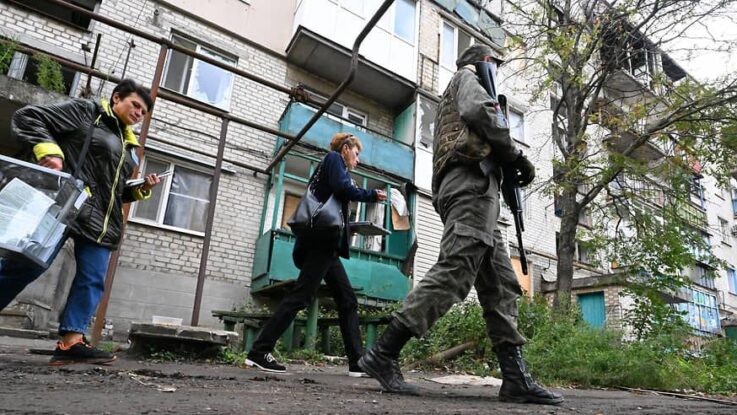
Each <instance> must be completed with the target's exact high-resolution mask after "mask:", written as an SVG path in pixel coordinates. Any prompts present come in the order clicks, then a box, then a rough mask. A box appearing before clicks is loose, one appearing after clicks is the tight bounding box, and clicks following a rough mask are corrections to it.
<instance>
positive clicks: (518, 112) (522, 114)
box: [508, 106, 527, 144]
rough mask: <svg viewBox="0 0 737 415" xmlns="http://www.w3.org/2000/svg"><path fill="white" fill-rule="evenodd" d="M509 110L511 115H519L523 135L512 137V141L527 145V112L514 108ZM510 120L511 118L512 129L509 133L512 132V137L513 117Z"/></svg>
mask: <svg viewBox="0 0 737 415" xmlns="http://www.w3.org/2000/svg"><path fill="white" fill-rule="evenodd" d="M508 110H509V113H510V114H511V113H515V114H516V115H519V119H520V126H519V129H520V130H521V133H522V136H521V137H512V139H514V140H515V141H517V142H519V143H522V144H527V141H526V140H525V112H524V111H522V110H518V109H517V108H514V107H512V106H510V107H509V108H508ZM509 118H510V120H508V121H509V129H510V131H509V132H510V136H511V133H512V120H511V118H512V117H509Z"/></svg>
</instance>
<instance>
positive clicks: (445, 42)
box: [440, 23, 455, 68]
mask: <svg viewBox="0 0 737 415" xmlns="http://www.w3.org/2000/svg"><path fill="white" fill-rule="evenodd" d="M454 46H455V28H453V26H451V25H449V24H448V23H443V34H442V44H441V45H440V64H441V65H443V66H445V67H448V68H455V49H454Z"/></svg>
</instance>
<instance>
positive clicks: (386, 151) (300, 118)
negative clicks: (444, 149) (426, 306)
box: [279, 102, 414, 181]
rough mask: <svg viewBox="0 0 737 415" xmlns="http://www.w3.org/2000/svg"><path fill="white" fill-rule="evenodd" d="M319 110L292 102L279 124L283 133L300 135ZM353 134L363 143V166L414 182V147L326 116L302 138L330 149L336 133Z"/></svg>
mask: <svg viewBox="0 0 737 415" xmlns="http://www.w3.org/2000/svg"><path fill="white" fill-rule="evenodd" d="M315 112H316V110H315V109H314V108H312V107H310V106H308V105H306V104H302V103H299V102H291V103H290V104H289V105H288V106H287V108H286V109H285V110H284V113H283V114H282V116H281V119H280V120H279V129H280V130H281V131H284V132H288V133H291V134H296V133H297V132H299V130H300V129H301V128H302V127H303V126H304V125H305V123H306V122H307V120H309V119H310V117H312V115H313V114H314V113H315ZM340 132H344V133H349V134H353V135H355V136H356V137H358V138H359V139H360V140H361V144H362V145H363V151H361V164H362V165H364V166H371V167H374V168H376V169H379V170H382V171H385V172H388V173H392V174H395V175H397V176H400V177H402V178H405V179H407V180H410V181H411V180H413V178H414V149H413V148H412V146H410V145H408V144H405V143H403V142H401V141H397V140H394V139H392V138H390V137H386V136H382V135H380V134H379V133H377V132H374V131H370V130H368V129H366V128H362V127H358V126H355V125H354V124H351V123H349V122H346V121H343V120H339V119H335V117H332V116H327V115H326V116H323V117H321V118H320V120H318V121H317V122H316V123H315V125H313V126H312V128H310V130H309V131H308V132H307V133H306V134H305V135H304V137H303V138H302V142H304V143H307V144H311V145H313V146H316V147H319V148H322V149H328V148H329V147H330V140H331V139H332V137H333V135H335V134H336V133H340Z"/></svg>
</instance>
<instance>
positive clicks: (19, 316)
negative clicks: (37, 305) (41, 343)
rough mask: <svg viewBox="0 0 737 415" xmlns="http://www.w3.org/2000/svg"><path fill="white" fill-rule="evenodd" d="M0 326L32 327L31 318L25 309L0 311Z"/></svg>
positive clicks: (14, 327)
mask: <svg viewBox="0 0 737 415" xmlns="http://www.w3.org/2000/svg"><path fill="white" fill-rule="evenodd" d="M0 327H7V328H13V329H30V328H31V327H33V319H32V318H31V315H30V314H29V313H28V312H26V311H22V310H13V309H5V310H3V311H0Z"/></svg>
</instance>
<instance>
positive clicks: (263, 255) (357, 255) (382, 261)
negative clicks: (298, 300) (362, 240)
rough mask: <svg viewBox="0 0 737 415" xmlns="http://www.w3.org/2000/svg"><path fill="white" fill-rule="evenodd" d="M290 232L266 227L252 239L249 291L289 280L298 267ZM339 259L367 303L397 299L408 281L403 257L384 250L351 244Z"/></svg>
mask: <svg viewBox="0 0 737 415" xmlns="http://www.w3.org/2000/svg"><path fill="white" fill-rule="evenodd" d="M293 248H294V235H292V233H291V232H288V231H285V230H271V231H267V232H266V233H264V234H263V235H261V237H260V238H259V239H258V241H257V242H256V258H255V260H254V265H253V280H252V282H251V291H252V293H253V294H260V293H264V294H266V293H268V291H270V290H274V289H275V288H278V287H279V286H281V285H283V284H285V283H287V282H289V281H292V280H294V279H296V278H297V276H298V275H299V270H298V269H297V267H295V266H294V262H293V261H292V249H293ZM341 261H343V265H344V267H345V270H346V273H347V274H348V279H349V280H350V282H351V285H352V286H353V289H354V290H355V293H356V296H357V297H358V298H359V299H361V300H364V301H363V303H367V304H371V305H374V304H383V303H389V302H394V301H400V300H402V299H404V297H405V296H406V295H407V293H408V292H409V288H410V284H411V281H410V280H409V278H408V277H407V276H406V275H404V274H403V273H402V271H401V270H400V268H401V266H402V263H403V261H404V258H402V257H400V256H399V255H393V254H391V253H385V252H373V251H369V250H365V249H359V248H351V259H349V260H345V259H341Z"/></svg>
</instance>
